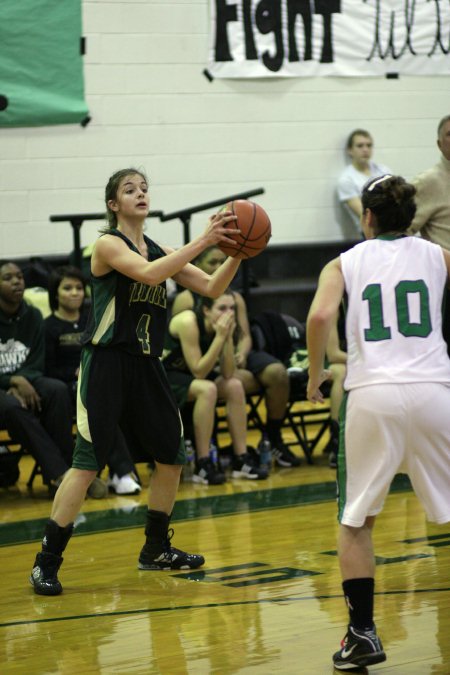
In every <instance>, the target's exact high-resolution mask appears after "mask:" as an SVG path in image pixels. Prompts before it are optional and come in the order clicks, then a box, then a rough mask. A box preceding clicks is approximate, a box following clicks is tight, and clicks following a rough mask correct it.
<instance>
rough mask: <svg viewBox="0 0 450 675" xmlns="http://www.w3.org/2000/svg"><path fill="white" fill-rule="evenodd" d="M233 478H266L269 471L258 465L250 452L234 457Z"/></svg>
mask: <svg viewBox="0 0 450 675" xmlns="http://www.w3.org/2000/svg"><path fill="white" fill-rule="evenodd" d="M231 475H232V477H233V478H248V479H250V480H264V479H265V478H267V476H268V475H269V474H268V471H267V469H264V468H263V467H259V466H257V465H256V461H255V459H253V457H252V455H251V454H250V453H249V452H246V453H245V454H244V455H238V456H235V457H234V459H233V473H232V474H231Z"/></svg>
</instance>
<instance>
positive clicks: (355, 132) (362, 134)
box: [345, 129, 373, 150]
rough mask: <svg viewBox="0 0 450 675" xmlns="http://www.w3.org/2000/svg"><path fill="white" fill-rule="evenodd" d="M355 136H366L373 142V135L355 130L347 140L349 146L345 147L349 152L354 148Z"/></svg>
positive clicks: (362, 130) (363, 130) (361, 130)
mask: <svg viewBox="0 0 450 675" xmlns="http://www.w3.org/2000/svg"><path fill="white" fill-rule="evenodd" d="M355 136H365V137H366V138H370V139H371V140H373V139H372V136H371V134H369V132H368V131H366V130H365V129H355V130H354V131H352V133H351V134H350V136H349V137H348V138H347V145H346V146H345V147H346V148H347V150H350V148H351V147H352V145H353V141H354V140H355Z"/></svg>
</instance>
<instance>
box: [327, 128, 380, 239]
mask: <svg viewBox="0 0 450 675" xmlns="http://www.w3.org/2000/svg"><path fill="white" fill-rule="evenodd" d="M346 148H347V154H348V156H349V157H350V159H351V163H350V164H349V165H348V166H347V167H346V168H345V169H344V171H343V172H342V173H341V175H340V177H339V180H338V183H337V194H338V199H339V201H340V203H341V204H342V206H343V207H344V210H345V211H346V212H347V214H348V215H349V217H350V219H351V221H352V223H353V225H354V226H355V230H356V231H357V232H358V233H359V234H361V226H360V218H361V214H362V206H361V191H362V189H363V187H364V185H365V184H366V183H367V181H368V180H369V178H376V177H377V176H383V175H384V174H388V173H391V170H390V169H389V168H388V167H387V166H386V165H385V164H378V163H376V162H374V161H373V160H372V153H373V138H372V136H371V135H370V134H369V132H368V131H366V130H365V129H355V130H354V131H352V133H351V134H350V136H349V137H348V139H347V146H346Z"/></svg>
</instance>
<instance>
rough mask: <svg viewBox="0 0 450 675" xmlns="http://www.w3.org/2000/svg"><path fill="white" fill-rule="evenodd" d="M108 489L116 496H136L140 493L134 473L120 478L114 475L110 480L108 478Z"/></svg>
mask: <svg viewBox="0 0 450 675" xmlns="http://www.w3.org/2000/svg"><path fill="white" fill-rule="evenodd" d="M108 487H109V489H110V490H111V492H115V493H116V495H138V494H139V493H140V491H141V486H140V485H139V483H138V482H137V480H136V476H135V475H134V473H127V474H126V475H125V476H122V478H119V477H118V476H117V474H114V476H113V477H112V478H108Z"/></svg>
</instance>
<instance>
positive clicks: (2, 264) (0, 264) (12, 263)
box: [0, 260, 21, 270]
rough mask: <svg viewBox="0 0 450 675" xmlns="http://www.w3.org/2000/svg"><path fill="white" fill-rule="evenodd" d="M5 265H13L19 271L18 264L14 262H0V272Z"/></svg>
mask: <svg viewBox="0 0 450 675" xmlns="http://www.w3.org/2000/svg"><path fill="white" fill-rule="evenodd" d="M5 265H15V266H16V267H18V268H19V269H21V267H20V265H19V264H18V263H16V262H14V260H0V270H1V269H2V268H3V267H5Z"/></svg>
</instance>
